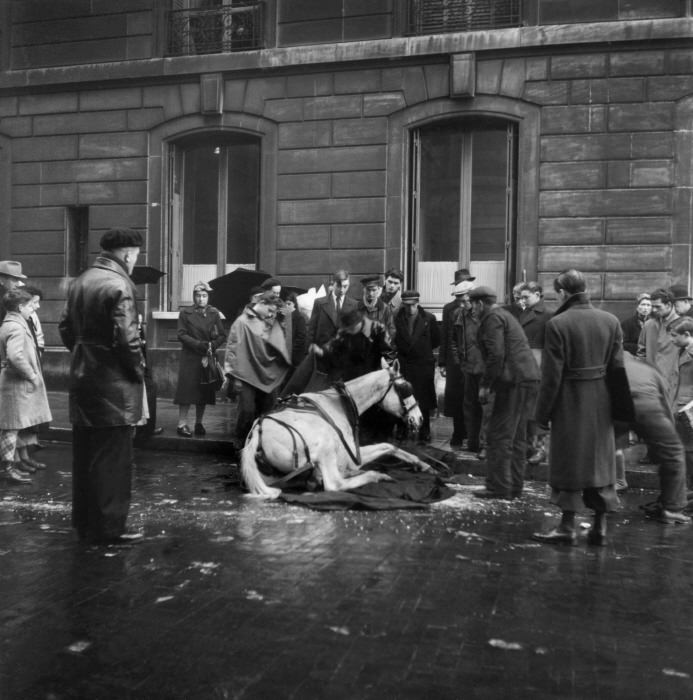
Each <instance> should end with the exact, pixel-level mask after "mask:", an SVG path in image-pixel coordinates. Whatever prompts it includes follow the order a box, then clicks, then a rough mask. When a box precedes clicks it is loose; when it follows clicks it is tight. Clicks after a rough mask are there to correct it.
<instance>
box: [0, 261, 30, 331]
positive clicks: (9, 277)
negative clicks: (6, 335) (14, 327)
mask: <svg viewBox="0 0 693 700" xmlns="http://www.w3.org/2000/svg"><path fill="white" fill-rule="evenodd" d="M25 279H27V276H26V275H25V274H23V273H22V263H20V262H17V261H16V260H0V300H1V299H2V297H3V296H5V293H6V292H9V291H10V290H12V289H17V287H23V286H24V280H25ZM4 318H5V307H4V306H3V305H2V304H0V323H2V321H3V319H4Z"/></svg>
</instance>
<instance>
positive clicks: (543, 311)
mask: <svg viewBox="0 0 693 700" xmlns="http://www.w3.org/2000/svg"><path fill="white" fill-rule="evenodd" d="M520 303H521V304H522V306H523V307H524V308H523V310H522V313H520V316H519V318H518V320H519V321H520V325H521V326H522V330H523V331H524V332H525V335H526V336H527V342H528V343H529V347H530V349H531V351H532V354H533V355H534V359H535V360H536V361H537V364H538V365H539V367H541V354H542V350H543V349H544V336H545V333H546V331H545V328H546V322H547V321H548V320H549V319H550V318H551V316H552V314H553V312H552V311H550V310H549V309H548V308H547V307H546V304H545V303H544V290H543V288H542V287H541V285H540V284H539V283H538V282H526V283H525V284H523V285H522V286H521V287H520ZM531 415H532V417H531V418H530V420H529V422H528V423H527V440H528V441H529V443H530V445H531V449H530V450H529V455H528V457H527V462H528V463H529V464H540V463H541V462H544V461H546V446H545V439H546V436H545V435H544V434H543V431H542V430H540V429H539V426H538V425H537V423H536V421H535V420H534V409H532V412H531Z"/></svg>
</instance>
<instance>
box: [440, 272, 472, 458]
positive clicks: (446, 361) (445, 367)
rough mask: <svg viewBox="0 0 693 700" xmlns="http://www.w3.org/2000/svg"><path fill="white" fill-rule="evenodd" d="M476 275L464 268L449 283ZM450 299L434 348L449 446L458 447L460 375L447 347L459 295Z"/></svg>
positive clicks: (461, 413) (461, 426)
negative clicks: (442, 383) (448, 423)
mask: <svg viewBox="0 0 693 700" xmlns="http://www.w3.org/2000/svg"><path fill="white" fill-rule="evenodd" d="M475 279H476V277H473V276H472V275H470V274H469V270H468V269H467V268H462V269H460V270H457V271H456V272H455V281H454V282H453V283H452V284H453V285H455V286H456V285H458V284H460V282H473V281H474V280H475ZM452 294H453V296H454V297H455V298H454V299H453V300H452V301H450V302H448V303H447V304H445V306H444V307H443V315H442V318H441V322H440V349H439V350H438V367H439V368H440V371H441V373H442V374H443V376H444V377H445V401H444V408H443V411H444V413H445V415H446V416H447V417H448V418H452V437H451V438H450V447H462V441H463V440H464V439H465V438H466V437H467V430H466V428H465V425H464V377H463V375H462V370H461V368H460V364H459V362H456V358H455V355H454V353H453V352H452V350H451V343H452V337H453V324H454V322H455V317H456V314H457V311H458V310H459V309H460V305H461V303H462V301H461V296H460V295H456V294H455V291H454V289H453V292H452Z"/></svg>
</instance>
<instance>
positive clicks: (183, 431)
mask: <svg viewBox="0 0 693 700" xmlns="http://www.w3.org/2000/svg"><path fill="white" fill-rule="evenodd" d="M176 432H177V433H178V435H180V436H181V437H192V433H191V432H190V428H188V426H187V425H179V426H178V428H177V429H176Z"/></svg>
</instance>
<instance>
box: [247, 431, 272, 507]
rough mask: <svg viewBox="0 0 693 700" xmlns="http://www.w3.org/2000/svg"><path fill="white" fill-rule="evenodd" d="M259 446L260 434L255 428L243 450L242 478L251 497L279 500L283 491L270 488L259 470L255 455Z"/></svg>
mask: <svg viewBox="0 0 693 700" xmlns="http://www.w3.org/2000/svg"><path fill="white" fill-rule="evenodd" d="M259 445H260V434H259V431H258V430H257V429H256V426H253V428H252V430H251V431H250V435H248V438H247V440H246V442H245V447H244V448H243V449H242V450H241V476H242V477H243V481H244V482H245V485H246V487H247V489H248V491H250V495H251V496H260V497H261V498H273V499H274V498H278V497H279V494H280V493H281V489H275V488H273V487H272V486H268V485H267V484H266V483H265V480H264V479H263V478H262V474H260V470H259V469H258V468H257V460H256V458H255V455H256V454H257V450H258V447H259Z"/></svg>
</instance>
